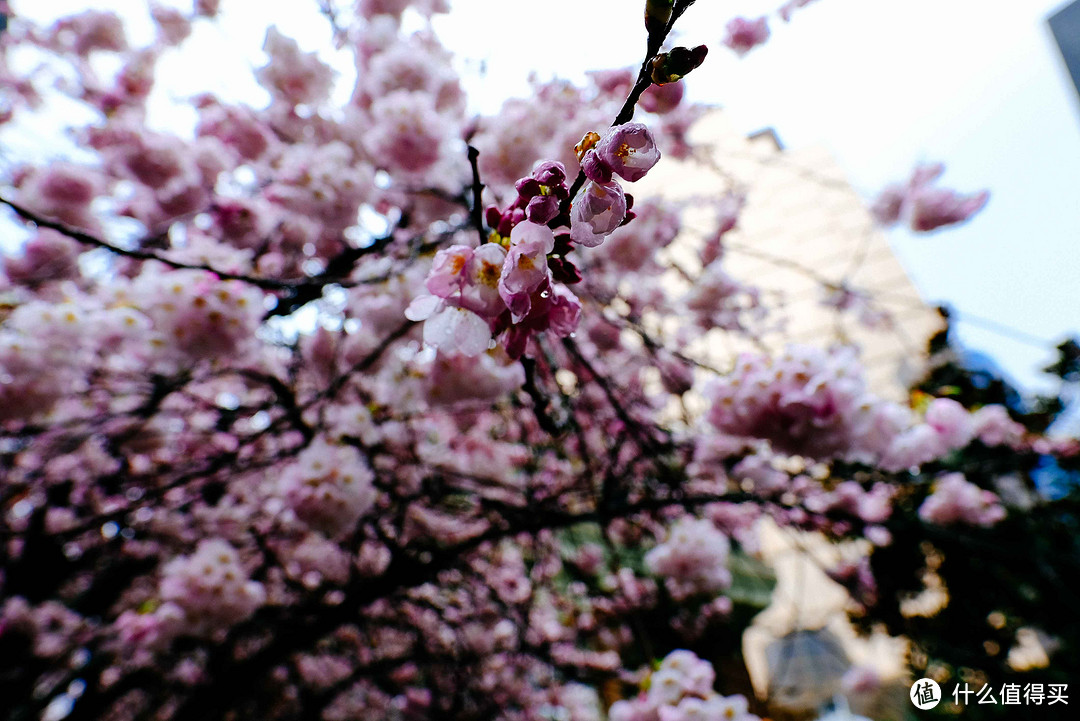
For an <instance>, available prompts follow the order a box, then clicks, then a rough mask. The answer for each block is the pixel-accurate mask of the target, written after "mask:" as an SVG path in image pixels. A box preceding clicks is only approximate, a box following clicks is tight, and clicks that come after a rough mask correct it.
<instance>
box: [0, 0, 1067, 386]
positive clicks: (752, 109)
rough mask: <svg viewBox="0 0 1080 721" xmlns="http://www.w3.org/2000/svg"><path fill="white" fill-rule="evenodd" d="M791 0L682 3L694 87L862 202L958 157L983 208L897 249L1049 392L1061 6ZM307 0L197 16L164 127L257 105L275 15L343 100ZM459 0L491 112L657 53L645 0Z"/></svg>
mask: <svg viewBox="0 0 1080 721" xmlns="http://www.w3.org/2000/svg"><path fill="white" fill-rule="evenodd" d="M781 2H782V0H723V1H722V2H721V1H719V0H699V2H698V3H697V4H696V5H694V6H693V7H692V8H691V9H690V10H689V11H688V12H687V14H686V15H685V16H684V18H683V20H682V21H681V22H680V24H679V28H681V29H682V30H681V32H680V33H679V37H678V42H679V43H680V44H685V45H691V46H692V45H697V44H700V43H705V44H707V45H708V46H709V47H710V50H711V51H710V55H709V57H708V60H707V61H706V63H705V65H704V66H702V67H701V68H700V69H698V70H697V71H695V72H694V74H693V75H691V76H690V77H689V78H688V80H687V86H688V92H689V95H690V97H691V98H692V99H694V100H697V101H701V102H708V103H714V104H718V105H721V106H723V107H724V108H725V109H726V110H727V112H728V114H729V116H730V117H731V118H732V119H733V120H734V122H735V124H736V127H739V128H740V129H742V130H745V131H746V132H748V133H749V132H751V131H754V130H758V129H761V128H763V127H772V128H774V129H775V130H776V132H777V134H778V135H779V137H780V138H781V140H782V141H783V142H784V144H785V145H786V146H787V147H792V148H797V147H804V146H809V145H824V146H825V147H826V148H828V149H829V150H830V152H831V153H832V154H833V155H834V156H835V157H836V159H837V161H838V162H839V164H840V166H841V167H842V168H843V169H844V171H845V172H846V174H847V176H848V178H849V180H850V182H851V183H852V185H853V186H854V187H855V188H856V190H858V191H859V192H860V194H862V195H863V196H864V197H865V198H867V199H868V200H869V199H871V198H873V196H874V195H875V193H876V192H877V191H878V190H879V189H880V188H881V187H883V186H884V185H885V184H887V183H889V182H893V181H901V180H904V179H906V177H907V176H908V174H909V173H910V170H911V168H912V166H913V165H914V164H915V163H918V162H924V161H942V162H945V163H946V165H947V167H948V170H947V172H946V174H945V176H944V178H943V182H944V183H945V184H947V185H949V186H951V187H955V188H957V189H958V190H960V191H975V190H978V189H980V188H983V187H986V188H989V189H990V191H991V200H990V203H989V205H988V206H987V208H986V209H985V210H984V211H983V212H982V213H981V214H980V215H978V216H977V217H976V218H975V219H974V220H973V221H972V222H971V223H969V224H967V225H965V226H962V227H959V228H955V229H948V230H944V231H939V232H938V233H934V234H930V235H918V236H914V235H912V234H910V233H908V232H906V231H903V230H897V231H891V232H890V234H889V240H890V242H891V244H892V246H893V248H894V250H895V251H896V253H897V255H898V257H899V258H900V260H901V262H902V263H903V264H904V266H905V268H906V269H907V270H908V273H909V275H910V276H911V277H912V280H913V282H914V283H915V285H916V287H917V288H918V289H919V291H920V292H921V294H922V296H923V298H924V299H925V300H926V301H927V302H932V303H937V302H947V303H949V304H950V305H951V306H953V307H954V308H955V309H956V310H957V311H958V315H959V322H958V324H957V332H958V335H959V338H960V339H961V340H962V341H963V342H964V343H965V345H967V346H969V347H971V348H973V349H976V350H979V351H982V352H985V353H988V354H989V355H991V356H993V357H994V358H995V359H996V360H997V361H998V362H999V363H1000V365H1001V366H1002V367H1003V368H1004V370H1005V371H1006V372H1007V373H1008V374H1009V375H1010V376H1011V377H1013V378H1014V379H1015V380H1016V381H1017V382H1019V383H1020V384H1021V385H1023V386H1024V387H1026V388H1029V389H1039V388H1044V387H1046V379H1045V378H1044V377H1041V376H1040V374H1039V373H1038V371H1037V368H1039V367H1040V366H1042V365H1045V364H1046V363H1047V362H1048V361H1049V360H1051V359H1052V351H1051V349H1052V346H1053V345H1054V344H1055V343H1056V342H1057V341H1059V340H1060V339H1062V338H1063V337H1064V336H1065V335H1067V334H1069V333H1077V332H1080V293H1078V292H1077V291H1078V289H1080V280H1078V279H1080V252H1078V242H1080V212H1078V209H1080V102H1078V100H1077V97H1076V94H1075V91H1074V89H1073V87H1072V84H1071V81H1070V80H1069V78H1068V76H1067V73H1066V72H1065V68H1064V65H1063V63H1062V61H1061V59H1060V57H1059V55H1058V51H1057V47H1056V44H1055V43H1054V41H1053V37H1052V34H1051V33H1050V30H1049V27H1048V26H1047V24H1046V18H1047V17H1048V16H1049V15H1050V14H1051V13H1052V12H1053V10H1054V9H1055V8H1056V7H1058V6H1059V5H1060V4H1061V0H1023V1H1022V2H1008V1H1006V0H991V1H990V2H987V1H986V0H981V1H980V0H817V1H816V2H814V3H812V4H810V5H808V6H807V7H805V8H802V9H800V10H797V11H796V12H795V13H794V15H793V17H792V20H791V22H790V23H784V22H783V21H782V20H781V19H780V18H779V17H778V16H777V15H776V13H775V11H776V9H777V7H778V6H779V5H780V4H781ZM11 4H12V5H13V6H14V9H15V11H16V12H21V13H25V14H27V15H32V16H36V17H40V18H45V17H54V16H57V15H60V14H63V13H66V12H73V11H77V10H79V9H83V8H85V7H88V6H96V7H108V8H112V9H115V10H117V11H119V12H121V13H122V14H123V15H124V16H125V17H127V18H128V19H129V23H130V24H131V30H132V34H133V36H134V38H133V39H134V40H136V41H138V40H139V39H140V35H141V36H142V38H143V39H145V38H148V37H151V36H152V26H151V25H150V24H149V19H148V18H147V16H146V13H145V3H144V2H142V0H102V1H100V2H87V1H86V0H81V1H80V0H12V3H11ZM169 4H172V3H169ZM314 4H315V0H293V2H290V3H275V4H273V5H272V6H271V5H268V4H267V3H265V2H263V1H262V0H223V2H222V7H223V9H224V13H223V16H222V18H221V22H220V23H218V24H216V25H214V24H209V23H199V24H198V25H197V31H196V33H195V35H194V36H193V37H192V38H191V39H190V40H189V42H188V43H187V44H186V45H185V48H184V50H183V52H182V53H180V54H177V53H173V54H167V55H166V57H165V58H163V60H162V63H161V65H160V76H159V77H160V83H159V87H160V88H167V93H166V92H165V91H163V92H162V93H159V97H157V98H156V99H155V102H154V104H153V106H152V111H151V121H152V122H154V123H157V124H159V125H163V126H165V125H169V126H173V127H177V126H183V125H185V124H191V123H193V122H194V116H193V115H188V116H186V117H185V116H183V115H177V113H176V110H175V107H176V106H175V104H174V103H172V102H170V101H171V100H175V99H178V98H182V97H184V96H187V95H190V94H193V93H196V92H199V91H204V90H213V91H216V92H220V93H222V94H223V95H227V96H229V97H231V98H239V99H241V100H243V101H246V102H250V103H253V104H256V105H258V104H262V103H264V102H265V100H266V96H265V94H264V92H263V91H262V90H261V89H259V88H258V87H257V86H256V85H255V84H254V81H253V80H252V79H251V69H252V68H254V67H257V66H258V65H260V64H261V63H262V62H264V60H263V56H262V54H261V52H260V50H259V48H260V46H261V44H262V39H263V36H264V34H265V28H266V26H267V25H268V24H270V23H276V24H278V25H279V26H281V27H282V28H284V29H285V31H286V32H287V33H289V34H291V35H294V36H295V37H296V38H297V40H298V42H299V43H300V45H301V47H303V48H304V49H306V50H315V49H318V50H319V51H320V52H321V53H323V54H324V56H325V57H326V59H327V60H328V61H330V62H331V63H332V64H333V65H334V66H335V68H337V69H338V70H339V72H340V77H341V82H340V83H339V85H338V88H337V91H338V93H342V94H343V95H342V96H341V97H342V98H344V97H347V96H348V90H349V86H350V84H351V78H350V73H352V63H351V60H350V59H349V57H348V55H347V54H346V53H341V52H339V53H333V52H329V53H327V50H328V44H327V39H328V33H327V26H326V23H325V21H323V20H322V19H321V18H319V17H318V16H317V15H315V14H314V13H312V12H311V11H310V8H311V7H312V6H313V5H314ZM452 4H453V7H454V11H453V12H452V13H451V14H450V15H448V16H441V17H439V18H437V19H436V23H435V27H436V30H437V31H438V33H439V35H440V37H441V38H442V39H443V42H444V43H445V44H447V45H448V46H449V47H450V48H451V49H452V50H453V51H455V52H456V53H458V55H459V67H460V69H461V70H462V71H463V74H464V82H465V85H466V89H467V90H468V91H469V95H470V98H471V102H473V107H474V109H476V110H478V111H484V112H488V111H493V110H495V109H497V108H498V106H499V104H500V103H501V101H502V100H503V99H504V98H506V97H509V96H513V95H523V94H525V93H526V92H527V79H528V77H529V75H530V73H536V74H537V75H538V76H539V77H541V78H549V77H552V76H554V75H558V76H561V77H569V78H572V79H573V78H580V77H582V75H583V72H584V70H586V69H596V68H605V67H621V66H627V65H635V66H636V65H637V64H639V63H640V60H641V54H642V52H643V49H644V48H643V46H644V30H643V25H642V21H641V9H640V8H641V7H642V6H643V4H644V3H643V2H637V1H636V0H575V1H567V0H546V1H545V2H544V3H542V4H525V3H519V2H493V1H492V0H456V2H453V0H452ZM269 7H272V8H273V10H272V11H271V10H269V9H268V8H269ZM763 14H768V15H769V20H770V28H771V29H772V33H773V34H772V37H771V38H770V40H769V42H768V43H767V44H765V45H764V46H762V47H759V48H756V49H754V50H753V51H752V52H750V53H749V54H748V55H747V56H746V57H744V58H741V59H740V58H737V57H736V56H735V55H734V54H733V53H731V52H730V51H728V50H727V49H726V48H724V47H723V46H722V45H721V44H720V41H721V39H722V38H723V36H724V25H725V24H726V22H727V21H728V20H729V19H730V18H732V17H734V16H738V15H743V16H746V17H751V18H752V17H757V16H759V15H763ZM414 22H418V21H416V20H415V18H414ZM59 117H65V118H66V117H67V116H63V115H61V116H59ZM57 130H59V127H57V128H53V127H50V126H49V125H48V124H44V125H43V124H40V123H39V124H36V125H35V126H33V127H20V128H19V129H18V135H19V136H20V137H19V140H20V141H21V142H22V143H24V144H25V145H22V146H20V145H19V144H18V143H15V142H13V141H14V139H13V137H12V136H13V135H15V134H13V133H11V132H8V133H5V136H4V141H5V144H6V145H7V146H8V148H9V151H10V152H11V153H12V154H14V155H19V154H21V151H22V150H24V149H27V148H30V147H33V146H34V145H37V146H38V147H40V144H41V143H42V142H46V141H47V140H48V139H49V138H51V137H56V131H57Z"/></svg>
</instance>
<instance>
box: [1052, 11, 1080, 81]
mask: <svg viewBox="0 0 1080 721" xmlns="http://www.w3.org/2000/svg"><path fill="white" fill-rule="evenodd" d="M1048 22H1049V23H1050V31H1051V32H1052V33H1053V34H1054V40H1056V41H1057V45H1058V50H1060V51H1061V57H1062V59H1063V60H1064V61H1065V66H1066V67H1067V68H1068V69H1069V75H1071V76H1072V81H1073V87H1074V88H1075V89H1076V91H1077V93H1078V94H1080V0H1073V2H1071V3H1069V4H1067V5H1064V6H1063V7H1061V8H1059V9H1058V10H1057V11H1056V12H1054V14H1053V15H1051V16H1050V19H1049V20H1048Z"/></svg>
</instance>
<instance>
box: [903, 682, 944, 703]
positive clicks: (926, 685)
mask: <svg viewBox="0 0 1080 721" xmlns="http://www.w3.org/2000/svg"><path fill="white" fill-rule="evenodd" d="M908 695H909V696H911V703H913V704H915V708H917V709H920V710H922V711H926V710H927V709H932V708H934V707H935V706H937V705H938V703H940V702H941V687H940V686H938V685H937V681H934V680H933V679H930V678H921V679H919V680H918V681H916V682H915V683H913V684H911V693H910V694H908Z"/></svg>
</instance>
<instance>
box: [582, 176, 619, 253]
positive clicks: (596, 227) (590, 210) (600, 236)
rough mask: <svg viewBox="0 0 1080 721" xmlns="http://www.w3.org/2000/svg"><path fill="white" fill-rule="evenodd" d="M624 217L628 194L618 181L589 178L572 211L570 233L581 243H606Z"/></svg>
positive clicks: (585, 244)
mask: <svg viewBox="0 0 1080 721" xmlns="http://www.w3.org/2000/svg"><path fill="white" fill-rule="evenodd" d="M625 217H626V196H625V195H624V194H623V190H622V188H621V187H620V186H619V184H618V182H616V181H612V182H611V183H608V184H601V183H597V182H594V181H591V180H590V181H589V182H587V183H585V185H584V187H583V188H582V189H581V192H580V193H579V194H578V196H577V197H576V198H575V199H574V204H573V207H572V208H571V211H570V237H571V239H573V241H574V242H575V243H577V244H578V245H584V246H586V247H589V248H592V247H595V246H597V245H600V244H601V243H603V242H604V238H606V237H607V236H608V235H611V233H612V232H614V230H615V229H616V228H618V227H619V225H620V224H621V223H622V222H623V219H624V218H625Z"/></svg>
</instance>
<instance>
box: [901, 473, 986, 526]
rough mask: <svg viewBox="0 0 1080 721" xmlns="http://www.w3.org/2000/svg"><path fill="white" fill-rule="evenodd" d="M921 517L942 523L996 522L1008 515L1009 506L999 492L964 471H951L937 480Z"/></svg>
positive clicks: (984, 524)
mask: <svg viewBox="0 0 1080 721" xmlns="http://www.w3.org/2000/svg"><path fill="white" fill-rule="evenodd" d="M919 518H921V519H923V520H924V521H926V522H928V523H935V524H938V525H941V526H946V525H950V524H953V523H964V524H967V525H971V526H992V525H994V524H995V523H997V522H998V521H1000V520H1002V519H1003V518H1005V509H1004V508H1003V507H1002V505H1001V501H1000V499H999V498H998V497H997V494H995V493H993V492H992V491H984V490H983V489H981V488H979V487H978V486H976V485H975V484H974V483H971V482H970V481H968V480H967V479H965V478H964V475H963V474H962V473H948V474H946V475H944V476H942V477H941V478H939V479H937V480H936V481H934V490H933V493H931V494H930V495H929V496H928V497H927V498H926V500H925V501H923V503H922V505H921V506H919Z"/></svg>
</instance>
